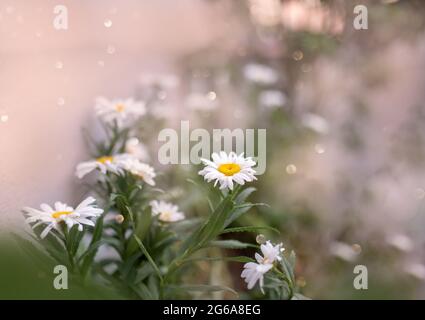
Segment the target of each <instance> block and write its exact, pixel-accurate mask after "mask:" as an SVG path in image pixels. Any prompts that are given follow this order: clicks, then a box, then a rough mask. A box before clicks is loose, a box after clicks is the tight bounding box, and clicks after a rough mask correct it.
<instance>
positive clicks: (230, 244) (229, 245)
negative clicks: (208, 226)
mask: <svg viewBox="0 0 425 320" xmlns="http://www.w3.org/2000/svg"><path fill="white" fill-rule="evenodd" d="M208 246H209V247H219V248H225V249H246V248H257V247H258V246H256V245H253V244H250V243H245V242H241V241H239V240H216V241H211V242H209V243H208Z"/></svg>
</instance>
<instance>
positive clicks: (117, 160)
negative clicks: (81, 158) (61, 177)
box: [75, 153, 130, 179]
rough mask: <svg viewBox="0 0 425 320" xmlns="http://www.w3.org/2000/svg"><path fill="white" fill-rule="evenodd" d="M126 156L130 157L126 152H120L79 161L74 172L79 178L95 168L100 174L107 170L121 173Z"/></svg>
mask: <svg viewBox="0 0 425 320" xmlns="http://www.w3.org/2000/svg"><path fill="white" fill-rule="evenodd" d="M128 157H130V156H129V155H128V154H124V153H122V154H117V155H114V156H102V157H99V158H97V159H94V160H90V161H85V162H81V163H80V164H78V165H77V169H76V172H75V174H76V176H77V177H78V178H79V179H82V178H83V177H84V176H85V175H87V174H88V173H90V172H92V171H93V170H96V169H97V170H99V171H100V172H101V173H102V174H106V173H107V172H112V173H115V174H121V173H122V172H123V168H122V163H123V160H125V159H127V158H128Z"/></svg>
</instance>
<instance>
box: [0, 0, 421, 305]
mask: <svg viewBox="0 0 425 320" xmlns="http://www.w3.org/2000/svg"><path fill="white" fill-rule="evenodd" d="M58 4H59V3H57V1H51V0H33V1H31V2H28V1H24V0H14V1H8V0H0V43H1V45H0V88H1V89H0V90H1V91H0V92H1V94H0V150H1V151H0V230H10V229H15V228H21V229H22V228H23V225H24V222H23V218H22V214H21V212H20V210H21V208H22V207H23V206H33V207H35V206H38V205H39V203H41V202H50V203H51V202H54V201H56V200H58V199H60V200H62V201H65V202H69V203H75V202H77V201H79V200H81V197H82V196H83V194H84V193H85V192H86V190H84V188H81V184H80V183H79V182H78V181H77V179H76V178H75V177H74V168H75V165H76V164H77V163H78V162H80V161H83V160H86V159H87V158H88V157H89V155H88V153H87V149H86V147H85V145H84V140H83V136H82V128H83V127H87V128H88V127H92V125H93V123H94V119H93V104H94V99H95V97H97V96H99V95H103V96H106V97H108V98H116V97H127V96H134V97H136V98H139V99H148V98H149V97H151V96H152V95H155V97H156V99H155V101H156V102H155V103H153V104H150V109H149V117H150V119H152V121H149V123H145V124H143V123H142V124H141V128H140V140H141V141H142V142H143V143H144V144H145V145H146V148H147V149H148V150H149V153H150V161H151V163H152V164H153V165H154V166H155V167H156V168H157V169H158V170H160V171H162V172H163V173H164V174H163V175H162V176H161V177H160V184H161V185H162V186H163V187H166V188H167V189H168V190H170V193H169V197H170V199H172V200H173V201H175V202H177V203H179V204H180V205H181V207H182V208H183V209H184V210H185V211H186V212H188V213H189V214H194V215H196V214H199V212H200V211H202V210H203V208H204V206H205V204H204V198H203V195H202V193H200V191H199V190H196V189H195V190H194V189H193V187H190V186H188V184H187V182H186V179H187V178H188V177H195V178H196V170H197V168H194V167H193V166H190V167H185V166H175V165H174V166H165V167H164V166H160V165H159V164H158V161H157V157H156V150H157V147H158V145H157V144H158V142H157V134H158V131H159V129H161V128H164V127H175V128H179V125H180V121H181V120H190V121H191V128H198V127H203V128H208V129H212V128H266V129H267V170H266V173H265V174H264V175H262V176H260V177H259V179H258V182H256V184H255V186H256V187H257V189H258V191H257V192H256V194H255V198H256V200H258V202H266V203H268V204H269V205H270V208H266V207H261V208H258V209H256V211H253V212H251V213H250V214H247V215H245V216H244V218H243V219H244V220H243V221H241V223H250V224H256V225H263V224H264V225H271V226H273V227H276V228H279V229H280V230H281V232H282V235H281V239H276V236H275V235H273V240H281V241H283V242H284V245H285V247H288V248H291V249H295V250H296V252H297V253H298V262H297V274H298V280H297V283H298V286H299V287H300V288H301V290H302V292H303V294H305V295H306V296H309V297H311V298H314V299H336V298H339V299H371V298H375V299H376V298H382V299H394V298H399V299H410V298H422V299H424V298H425V286H424V281H425V251H424V245H425V232H424V230H425V208H424V203H425V200H424V199H425V181H424V178H425V171H424V170H423V165H424V160H425V127H424V125H423V123H424V121H425V104H424V101H425V74H424V72H423V70H424V69H425V28H424V27H425V18H424V17H425V15H424V14H425V3H424V2H423V1H420V0H416V1H415V0H411V1H408V0H399V1H397V0H381V1H378V0H375V1H371V0H370V1H368V0H363V1H355V0H353V1H350V0H349V1H344V0H334V1H332V0H329V1H324V0H322V1H320V0H282V1H280V0H236V1H228V0H209V1H208V0H180V1H171V0H156V1H144V2H141V1H137V0H121V1H113V0H92V1H83V0H78V1H76V0H73V1H70V0H68V1H65V0H63V1H61V2H60V4H61V5H65V6H66V7H67V8H68V24H69V29H68V30H55V29H54V27H53V19H54V17H55V15H54V13H53V9H54V7H55V6H56V5H58ZM359 4H362V5H365V6H366V8H367V9H368V29H367V30H356V29H355V28H354V27H353V20H354V18H355V17H356V16H357V14H354V13H353V10H354V8H355V6H356V5H359ZM266 236H268V237H269V236H270V237H272V235H267V234H266ZM254 239H255V238H254ZM359 264H362V265H365V266H367V268H368V271H369V289H368V290H355V289H354V287H353V279H354V276H355V275H354V274H353V268H354V266H356V265H359ZM205 268H210V267H209V266H205ZM209 271H211V272H209V273H208V274H211V278H212V279H214V281H215V282H219V283H225V284H229V283H230V286H233V287H236V288H237V289H238V290H240V291H243V290H245V289H244V288H245V286H244V284H243V282H241V280H240V279H239V274H240V265H237V264H236V265H232V264H230V265H228V266H227V265H226V266H224V265H217V266H214V267H213V268H212V269H211V270H209ZM216 297H217V298H220V297H223V296H216Z"/></svg>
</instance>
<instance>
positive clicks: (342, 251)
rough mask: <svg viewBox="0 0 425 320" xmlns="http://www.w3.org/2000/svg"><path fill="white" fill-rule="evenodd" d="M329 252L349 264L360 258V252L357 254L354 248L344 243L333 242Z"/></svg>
mask: <svg viewBox="0 0 425 320" xmlns="http://www.w3.org/2000/svg"><path fill="white" fill-rule="evenodd" d="M329 252H330V253H331V255H333V256H335V257H338V258H340V259H342V260H345V261H348V262H351V261H354V260H355V259H356V258H357V256H358V252H356V250H355V249H354V248H353V246H350V245H349V244H346V243H344V242H333V243H332V244H331V246H330V248H329Z"/></svg>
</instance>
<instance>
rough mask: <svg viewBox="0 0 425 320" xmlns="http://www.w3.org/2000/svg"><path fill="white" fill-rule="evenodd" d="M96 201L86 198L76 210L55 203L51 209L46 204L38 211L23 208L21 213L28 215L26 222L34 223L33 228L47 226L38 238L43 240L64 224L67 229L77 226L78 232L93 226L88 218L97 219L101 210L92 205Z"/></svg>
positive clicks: (60, 203) (63, 204)
mask: <svg viewBox="0 0 425 320" xmlns="http://www.w3.org/2000/svg"><path fill="white" fill-rule="evenodd" d="M95 201H96V199H95V198H93V197H88V198H87V199H85V200H84V201H83V202H81V203H80V204H79V205H78V207H77V208H75V209H74V208H72V207H70V206H68V205H67V204H65V203H62V202H59V201H58V202H56V203H55V205H54V207H53V208H52V207H51V206H49V205H48V204H45V203H43V204H41V205H40V209H41V210H38V209H34V208H29V207H25V208H24V209H23V211H24V212H25V213H27V214H28V218H27V219H26V221H27V222H28V223H34V222H36V223H35V224H34V225H33V228H35V227H37V226H39V225H40V224H47V227H46V228H45V229H44V230H43V232H42V233H41V235H40V237H41V238H44V237H46V235H47V234H48V233H49V232H50V230H52V229H56V230H59V224H60V223H61V222H64V223H65V224H66V225H67V226H68V228H69V229H71V228H72V227H73V226H74V225H78V230H79V231H82V230H83V225H88V226H94V222H93V221H91V220H89V218H95V217H98V216H99V215H101V214H102V213H103V210H102V209H100V208H96V207H95V206H94V205H93V203H94V202H95Z"/></svg>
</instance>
